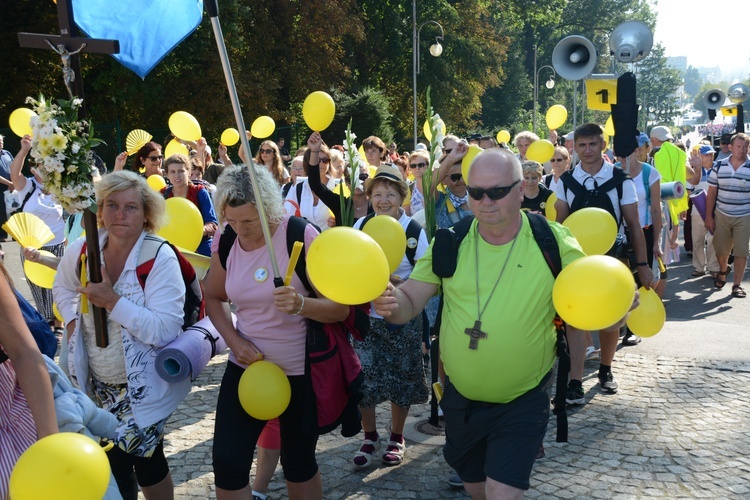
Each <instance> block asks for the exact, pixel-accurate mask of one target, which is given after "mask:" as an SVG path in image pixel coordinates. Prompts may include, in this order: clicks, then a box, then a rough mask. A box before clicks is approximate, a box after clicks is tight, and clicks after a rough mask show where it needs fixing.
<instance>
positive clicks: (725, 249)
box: [706, 133, 750, 298]
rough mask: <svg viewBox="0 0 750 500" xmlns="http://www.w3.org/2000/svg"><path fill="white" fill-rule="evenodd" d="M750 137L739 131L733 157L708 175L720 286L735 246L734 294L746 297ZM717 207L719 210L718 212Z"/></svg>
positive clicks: (716, 281)
mask: <svg viewBox="0 0 750 500" xmlns="http://www.w3.org/2000/svg"><path fill="white" fill-rule="evenodd" d="M748 145H750V136H748V135H747V134H743V133H739V134H734V136H732V139H731V142H730V144H729V150H730V151H731V153H732V154H731V156H729V157H728V158H724V159H723V160H719V161H717V162H716V163H715V164H714V166H713V168H712V169H711V172H710V173H709V174H708V196H707V198H706V229H708V230H709V231H710V232H712V233H713V235H714V249H715V250H716V259H717V260H718V261H719V267H720V269H721V270H720V271H719V273H718V274H717V275H716V278H715V279H714V286H716V288H719V289H721V288H723V287H724V285H725V284H726V280H727V274H728V273H729V269H727V265H728V263H729V252H731V251H732V249H733V248H734V281H733V284H732V297H737V298H745V297H746V296H747V294H746V293H745V290H744V289H743V288H742V276H743V275H744V273H745V266H746V265H747V255H748V247H749V246H750V160H749V159H748V157H747V150H748ZM714 209H716V210H715V211H714Z"/></svg>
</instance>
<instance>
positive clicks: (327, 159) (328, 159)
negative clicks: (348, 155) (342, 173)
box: [318, 158, 331, 163]
mask: <svg viewBox="0 0 750 500" xmlns="http://www.w3.org/2000/svg"><path fill="white" fill-rule="evenodd" d="M318 161H320V163H331V159H330V158H318Z"/></svg>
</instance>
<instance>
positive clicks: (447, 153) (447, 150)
mask: <svg viewBox="0 0 750 500" xmlns="http://www.w3.org/2000/svg"><path fill="white" fill-rule="evenodd" d="M452 151H453V148H445V149H444V150H443V153H444V154H446V155H449V154H451V152H452Z"/></svg>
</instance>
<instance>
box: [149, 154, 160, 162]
mask: <svg viewBox="0 0 750 500" xmlns="http://www.w3.org/2000/svg"><path fill="white" fill-rule="evenodd" d="M148 159H149V160H151V161H160V160H163V159H164V157H163V156H162V155H159V156H149V157H148Z"/></svg>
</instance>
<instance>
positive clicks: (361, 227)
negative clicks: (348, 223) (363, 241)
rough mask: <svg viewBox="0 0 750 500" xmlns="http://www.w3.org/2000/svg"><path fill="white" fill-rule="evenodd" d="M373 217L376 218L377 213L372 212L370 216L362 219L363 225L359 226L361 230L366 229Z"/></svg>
mask: <svg viewBox="0 0 750 500" xmlns="http://www.w3.org/2000/svg"><path fill="white" fill-rule="evenodd" d="M373 217H375V212H370V213H369V214H367V215H365V216H364V217H362V224H360V225H359V230H360V231H362V229H364V227H365V224H367V223H368V222H370V220H371V219H372V218H373Z"/></svg>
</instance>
